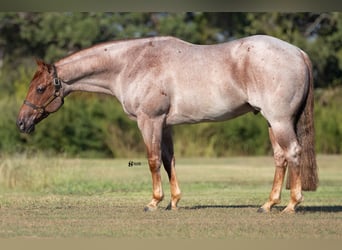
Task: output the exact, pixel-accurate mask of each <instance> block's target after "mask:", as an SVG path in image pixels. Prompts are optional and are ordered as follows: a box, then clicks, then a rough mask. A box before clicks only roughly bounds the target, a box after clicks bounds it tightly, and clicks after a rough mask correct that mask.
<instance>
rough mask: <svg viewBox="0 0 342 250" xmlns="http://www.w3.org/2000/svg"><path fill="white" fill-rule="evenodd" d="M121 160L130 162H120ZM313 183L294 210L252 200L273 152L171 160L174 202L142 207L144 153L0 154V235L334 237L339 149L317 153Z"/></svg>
mask: <svg viewBox="0 0 342 250" xmlns="http://www.w3.org/2000/svg"><path fill="white" fill-rule="evenodd" d="M129 160H132V161H134V162H135V163H137V162H139V163H140V165H138V164H136V165H134V166H133V167H128V162H129ZM317 160H318V163H319V167H320V170H319V175H320V187H319V189H318V191H317V192H304V196H305V201H304V203H303V204H302V205H301V206H300V207H299V208H298V212H297V214H295V215H283V214H280V210H281V209H282V208H283V207H284V206H285V205H286V203H287V201H288V199H289V191H287V190H283V197H282V198H283V199H282V201H283V202H282V204H281V205H280V206H278V207H276V208H274V209H273V210H272V212H271V213H270V214H258V213H257V212H256V211H257V208H258V207H259V206H260V205H262V204H263V202H265V201H266V199H267V198H268V194H269V192H270V189H271V185H272V180H273V173H274V167H273V161H272V158H271V157H231V158H220V159H200V158H198V159H197V158H196V159H179V160H178V161H177V173H178V178H179V181H180V185H181V189H182V192H183V197H182V200H181V201H180V203H179V207H180V208H179V210H178V211H165V208H166V206H167V204H168V201H169V187H168V181H167V177H166V174H165V173H164V172H163V176H162V177H163V180H164V183H163V186H164V193H165V200H164V201H163V202H162V203H161V204H160V208H159V209H158V210H157V211H156V212H153V213H150V212H149V213H146V212H144V211H143V207H144V205H145V204H146V203H147V202H149V200H150V198H151V177H150V174H149V170H148V166H147V161H146V160H145V159H119V160H117V159H115V160H108V159H107V160H103V159H94V160H89V159H63V158H47V157H37V158H27V157H24V156H18V157H12V158H2V159H1V163H0V206H1V208H0V238H84V237H87V238H115V239H125V238H126V239H127V238H132V239H342V185H341V184H342V156H318V157H317Z"/></svg>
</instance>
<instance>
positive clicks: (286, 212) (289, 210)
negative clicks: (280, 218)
mask: <svg viewBox="0 0 342 250" xmlns="http://www.w3.org/2000/svg"><path fill="white" fill-rule="evenodd" d="M295 213H296V210H295V209H292V208H287V207H286V208H285V209H284V210H283V211H281V214H295Z"/></svg>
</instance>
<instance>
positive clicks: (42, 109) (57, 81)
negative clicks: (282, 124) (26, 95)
mask: <svg viewBox="0 0 342 250" xmlns="http://www.w3.org/2000/svg"><path fill="white" fill-rule="evenodd" d="M52 67H53V80H52V83H53V86H54V87H55V92H54V93H53V95H52V96H50V97H49V99H48V100H47V101H46V102H45V103H44V104H43V105H42V106H37V105H35V104H33V103H31V102H29V101H27V100H24V104H25V105H27V106H29V107H31V108H33V109H34V110H37V111H38V112H39V113H41V114H44V113H47V112H46V111H45V109H46V107H47V106H49V105H50V103H52V102H53V101H54V100H55V99H56V98H57V97H60V92H59V90H60V89H61V88H62V83H61V79H59V78H58V76H57V69H56V66H55V65H54V64H53V65H52ZM61 100H62V104H63V103H64V100H63V98H61Z"/></svg>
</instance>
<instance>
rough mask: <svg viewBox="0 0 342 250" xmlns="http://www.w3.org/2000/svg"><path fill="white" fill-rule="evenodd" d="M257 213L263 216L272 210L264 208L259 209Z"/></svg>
mask: <svg viewBox="0 0 342 250" xmlns="http://www.w3.org/2000/svg"><path fill="white" fill-rule="evenodd" d="M257 212H258V213H261V214H266V213H269V212H270V210H267V209H265V208H263V207H259V209H258V211H257Z"/></svg>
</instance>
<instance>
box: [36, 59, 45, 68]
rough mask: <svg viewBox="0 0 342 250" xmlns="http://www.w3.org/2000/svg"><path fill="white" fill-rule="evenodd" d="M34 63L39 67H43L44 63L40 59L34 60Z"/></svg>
mask: <svg viewBox="0 0 342 250" xmlns="http://www.w3.org/2000/svg"><path fill="white" fill-rule="evenodd" d="M36 63H37V65H38V66H39V67H42V66H44V65H45V62H44V61H43V60H42V59H40V58H36Z"/></svg>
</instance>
